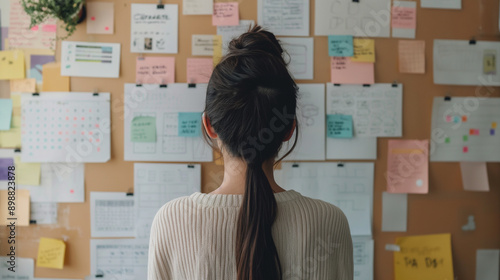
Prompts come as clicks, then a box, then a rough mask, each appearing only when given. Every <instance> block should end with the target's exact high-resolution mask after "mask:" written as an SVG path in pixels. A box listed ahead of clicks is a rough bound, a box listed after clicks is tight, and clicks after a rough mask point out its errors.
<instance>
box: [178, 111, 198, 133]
mask: <svg viewBox="0 0 500 280" xmlns="http://www.w3.org/2000/svg"><path fill="white" fill-rule="evenodd" d="M200 134H201V113H197V112H194V113H193V112H180V113H179V136H181V137H198V136H200Z"/></svg>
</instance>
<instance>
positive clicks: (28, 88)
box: [10, 79, 36, 93]
mask: <svg viewBox="0 0 500 280" xmlns="http://www.w3.org/2000/svg"><path fill="white" fill-rule="evenodd" d="M10 92H31V93H33V92H36V79H16V80H10Z"/></svg>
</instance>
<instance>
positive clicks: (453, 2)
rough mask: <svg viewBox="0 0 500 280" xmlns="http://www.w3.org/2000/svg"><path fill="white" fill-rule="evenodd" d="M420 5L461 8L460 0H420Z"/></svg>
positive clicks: (437, 7) (424, 6)
mask: <svg viewBox="0 0 500 280" xmlns="http://www.w3.org/2000/svg"><path fill="white" fill-rule="evenodd" d="M420 7H422V8H434V9H457V10H460V9H462V0H421V1H420Z"/></svg>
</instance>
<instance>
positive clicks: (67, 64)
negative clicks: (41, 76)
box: [61, 41, 120, 78]
mask: <svg viewBox="0 0 500 280" xmlns="http://www.w3.org/2000/svg"><path fill="white" fill-rule="evenodd" d="M61 76H73V77H94V78H118V77H119V76H120V44H111V43H90V42H72V41H62V46H61Z"/></svg>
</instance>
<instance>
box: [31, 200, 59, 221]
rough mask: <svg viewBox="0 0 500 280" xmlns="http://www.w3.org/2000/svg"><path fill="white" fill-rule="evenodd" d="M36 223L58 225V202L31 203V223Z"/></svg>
mask: <svg viewBox="0 0 500 280" xmlns="http://www.w3.org/2000/svg"><path fill="white" fill-rule="evenodd" d="M31 221H35V223H36V224H37V225H47V224H57V203H56V202H33V201H32V202H31V203H30V222H31Z"/></svg>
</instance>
